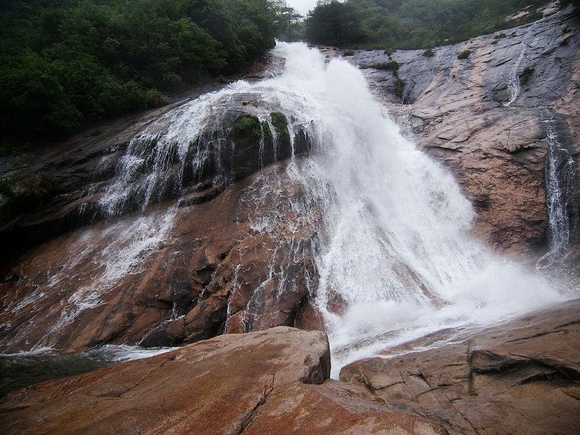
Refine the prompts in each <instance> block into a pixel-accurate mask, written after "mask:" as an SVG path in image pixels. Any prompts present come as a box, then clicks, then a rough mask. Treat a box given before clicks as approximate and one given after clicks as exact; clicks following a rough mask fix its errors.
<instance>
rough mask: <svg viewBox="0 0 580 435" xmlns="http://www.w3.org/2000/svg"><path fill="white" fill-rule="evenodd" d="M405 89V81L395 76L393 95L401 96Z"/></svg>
mask: <svg viewBox="0 0 580 435" xmlns="http://www.w3.org/2000/svg"><path fill="white" fill-rule="evenodd" d="M404 90H405V81H404V80H402V79H401V78H399V77H397V81H396V82H395V95H396V96H397V97H399V98H403V91H404Z"/></svg>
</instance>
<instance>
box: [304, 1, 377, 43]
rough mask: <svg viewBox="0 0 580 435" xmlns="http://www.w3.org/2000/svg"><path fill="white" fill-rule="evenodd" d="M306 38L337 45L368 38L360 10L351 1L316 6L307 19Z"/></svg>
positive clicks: (314, 41)
mask: <svg viewBox="0 0 580 435" xmlns="http://www.w3.org/2000/svg"><path fill="white" fill-rule="evenodd" d="M306 39H307V40H308V41H310V42H312V43H314V44H323V45H335V46H337V47H341V46H344V45H347V44H353V43H359V42H363V41H365V40H366V39H367V37H366V35H365V32H364V31H363V29H362V26H361V20H360V18H359V15H358V12H357V10H356V9H355V7H353V6H352V5H351V4H350V3H348V2H347V3H340V2H338V1H336V0H335V1H331V2H330V3H328V4H321V5H319V6H316V8H314V10H313V11H312V12H311V13H310V15H309V17H308V19H307V20H306Z"/></svg>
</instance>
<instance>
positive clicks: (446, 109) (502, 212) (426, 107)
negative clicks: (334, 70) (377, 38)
mask: <svg viewBox="0 0 580 435" xmlns="http://www.w3.org/2000/svg"><path fill="white" fill-rule="evenodd" d="M545 13H546V16H545V17H544V18H543V19H541V20H540V21H537V22H535V23H532V24H529V25H526V26H522V27H518V28H515V29H511V30H507V31H505V32H498V33H496V34H491V35H485V36H480V37H477V38H474V39H471V40H469V41H466V42H465V43H462V44H458V45H450V46H443V47H438V48H436V49H434V50H431V51H425V50H416V51H396V52H394V53H393V54H392V55H391V56H390V57H389V56H388V55H387V54H385V53H383V52H382V51H381V52H379V51H364V52H357V53H356V54H355V55H354V57H353V58H352V61H353V62H354V63H356V64H358V65H360V66H361V68H365V71H366V75H367V77H368V78H369V80H370V81H371V83H372V86H373V89H374V91H375V94H376V95H377V97H378V98H379V99H380V100H382V101H384V102H385V103H386V104H387V106H388V107H389V110H390V112H391V114H392V115H393V116H394V117H395V118H397V119H398V121H399V123H400V124H401V125H403V126H404V128H406V129H407V132H408V134H409V135H410V136H412V138H413V140H414V141H415V142H416V143H417V144H418V145H419V146H420V147H422V148H424V149H425V150H426V151H427V152H429V153H430V154H431V155H433V156H435V157H436V158H438V159H440V160H441V161H442V162H444V163H445V164H446V165H447V166H448V167H449V168H450V169H451V170H452V171H453V173H454V174H455V177H456V178H457V180H458V182H459V183H460V184H461V185H462V186H463V188H464V190H465V193H466V194H467V195H468V197H469V198H470V199H471V200H472V202H473V203H474V205H475V207H476V209H477V219H476V231H477V232H478V233H479V234H480V235H481V236H483V237H484V238H485V239H487V240H488V241H489V242H490V243H491V244H492V245H494V246H496V247H498V248H500V249H502V250H507V251H510V252H516V253H523V254H529V253H530V252H535V253H538V252H542V251H543V250H545V249H546V248H547V245H548V237H549V226H548V214H547V207H546V193H545V177H544V174H545V171H544V168H545V162H546V156H547V147H548V135H549V126H552V127H553V131H554V132H555V133H556V134H557V138H558V141H559V143H561V144H562V145H563V146H565V147H568V148H570V150H571V152H572V154H573V155H577V154H578V152H579V151H580V141H578V139H577V138H578V137H579V133H580V112H579V110H580V109H579V108H580V104H579V101H580V94H579V89H580V72H579V71H580V68H579V67H580V22H579V21H578V17H577V16H574V15H572V14H571V11H570V10H567V11H559V12H557V13H554V10H553V9H551V10H546V12H545ZM381 64H382V65H384V66H381ZM376 66H380V67H381V68H389V69H387V70H385V69H376V68H372V67H376ZM397 68H398V69H397ZM393 69H395V72H393ZM575 171H576V182H575V184H576V191H575V196H574V198H573V199H571V200H570V201H569V202H570V207H569V209H568V210H567V213H568V214H569V215H570V219H571V220H572V222H573V228H572V232H573V241H575V242H577V241H578V240H579V237H580V232H579V231H580V228H579V222H580V219H579V215H580V212H579V209H578V204H579V203H580V198H579V196H578V195H579V194H580V189H579V187H580V181H579V180H580V175H579V172H578V165H577V164H576V165H575Z"/></svg>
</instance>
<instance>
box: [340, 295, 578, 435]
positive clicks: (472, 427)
mask: <svg viewBox="0 0 580 435" xmlns="http://www.w3.org/2000/svg"><path fill="white" fill-rule="evenodd" d="M579 312H580V301H579V300H576V301H572V302H568V303H566V304H563V305H561V306H559V307H555V308H553V309H550V310H546V311H545V312H541V313H536V314H534V315H530V316H526V317H524V318H522V319H519V320H515V321H511V322H508V323H506V324H504V325H500V326H497V327H494V328H490V329H487V330H484V331H481V332H478V333H475V334H473V335H471V336H467V337H463V338H460V337H459V338H458V337H455V338H453V339H451V340H450V337H445V336H442V335H439V336H432V337H429V338H425V339H422V341H421V342H419V343H415V344H416V345H418V346H417V347H420V346H421V345H426V346H431V345H432V344H433V343H437V342H439V346H437V345H436V346H435V348H433V349H427V350H419V351H417V350H415V351H413V352H410V353H408V354H406V355H403V356H398V357H392V358H389V357H388V356H387V359H383V358H371V359H367V360H362V361H357V362H355V363H353V364H350V365H349V366H346V367H344V368H343V369H342V371H341V374H340V379H341V380H342V381H345V382H351V383H353V384H354V385H359V386H363V387H365V388H367V390H368V391H369V392H371V393H372V394H373V395H374V396H375V397H377V398H380V399H382V400H384V402H385V404H386V406H387V407H388V408H389V409H390V410H393V411H397V412H410V413H414V414H417V415H421V416H423V417H426V418H429V419H431V420H432V421H435V422H438V423H441V424H442V425H443V426H445V427H446V428H447V430H448V431H449V433H450V434H509V433H526V434H546V433H554V434H555V433H558V434H570V435H571V434H575V433H577V432H578V428H579V427H580V400H579V399H580V395H579V392H580V366H579V364H578V361H580V353H579V352H580V351H579V348H578V343H579V342H580V322H579V321H580V316H579ZM445 341H451V343H448V344H444V342H445ZM409 349H410V347H409ZM398 350H400V351H403V352H404V349H398ZM390 352H394V353H396V352H397V349H394V350H391V351H390Z"/></svg>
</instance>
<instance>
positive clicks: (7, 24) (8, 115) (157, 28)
mask: <svg viewBox="0 0 580 435" xmlns="http://www.w3.org/2000/svg"><path fill="white" fill-rule="evenodd" d="M282 7H285V2H284V1H281V0H28V1H26V2H24V1H18V0H7V1H4V2H2V5H1V6H0V26H2V30H1V32H0V40H1V45H0V138H3V141H5V140H6V138H7V137H11V138H12V139H11V140H12V141H14V140H15V139H16V140H20V141H23V140H28V139H29V138H31V137H34V136H36V137H40V136H42V137H46V136H52V135H62V134H67V133H70V132H72V131H74V130H76V129H78V128H79V127H81V126H83V125H84V124H85V123H86V122H88V121H94V120H99V119H105V118H108V117H112V116H117V115H119V114H122V113H125V112H127V111H130V110H138V109H142V108H146V107H152V106H156V105H159V104H162V103H163V101H164V99H163V97H162V94H161V92H164V91H172V90H176V89H179V88H181V87H183V86H185V85H188V84H191V83H196V82H199V81H201V80H204V79H206V78H207V77H211V76H215V77H219V76H221V75H227V74H232V73H236V72H238V71H240V70H241V69H242V68H243V67H244V66H245V65H247V64H248V63H250V62H252V61H253V60H255V59H257V58H259V57H260V56H262V55H263V54H264V53H265V52H266V50H267V49H269V48H271V47H272V46H273V45H274V37H275V35H276V32H277V31H279V30H280V29H279V27H280V20H281V19H282V18H280V15H279V14H281V9H280V8H282ZM286 9H287V10H286V11H285V13H287V14H290V15H291V18H292V11H293V10H291V9H288V8H286ZM294 15H295V14H294Z"/></svg>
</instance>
